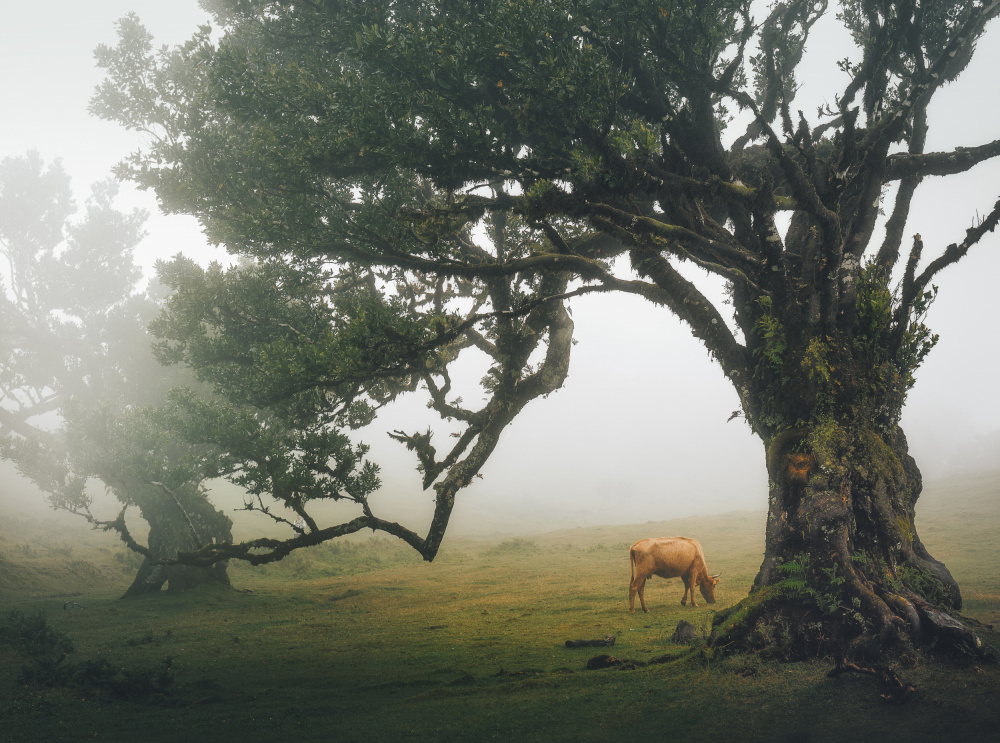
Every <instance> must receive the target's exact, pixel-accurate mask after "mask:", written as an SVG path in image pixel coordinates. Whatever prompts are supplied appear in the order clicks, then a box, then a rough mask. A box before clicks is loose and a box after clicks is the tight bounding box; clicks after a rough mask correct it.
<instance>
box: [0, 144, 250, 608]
mask: <svg viewBox="0 0 1000 743" xmlns="http://www.w3.org/2000/svg"><path fill="white" fill-rule="evenodd" d="M116 194H117V184H116V183H114V182H113V181H106V182H102V183H99V184H97V185H95V186H94V187H93V189H92V194H91V197H90V199H89V200H88V202H87V205H86V210H85V214H84V216H83V218H82V219H80V220H78V221H72V217H73V215H74V213H75V206H74V204H73V199H72V193H71V191H70V180H69V177H68V176H67V175H66V173H65V172H64V171H63V169H62V167H61V165H60V164H59V163H58V162H56V163H53V164H51V165H49V166H46V165H45V163H43V162H42V160H41V158H40V157H39V156H38V155H37V153H30V154H29V155H27V156H26V157H20V158H5V159H4V160H3V161H2V162H0V251H2V254H3V256H4V257H5V258H6V259H7V266H6V268H7V272H6V274H7V279H8V282H9V285H8V286H6V287H4V292H3V296H2V297H0V317H2V321H3V325H4V327H5V332H4V333H3V335H2V336H0V344H2V351H0V456H2V457H3V458H4V459H8V460H10V461H12V462H13V463H14V464H15V465H16V466H17V469H18V471H19V472H20V473H21V474H22V475H24V476H26V477H28V478H29V479H31V480H32V481H33V482H34V483H35V484H36V485H37V486H38V487H39V488H40V489H41V490H42V491H43V492H44V493H45V494H46V498H47V499H48V502H49V503H50V504H51V505H52V506H54V507H56V508H62V509H65V510H68V511H71V512H73V513H77V514H80V515H81V516H83V517H84V518H86V519H87V520H88V521H89V522H90V523H91V524H93V525H94V526H98V527H104V528H113V527H117V526H124V514H125V509H127V508H129V507H131V506H136V507H138V509H139V511H140V512H141V514H142V516H143V518H144V519H145V520H146V521H147V522H148V524H149V538H148V543H149V544H148V547H147V548H143V549H144V550H145V551H146V552H147V554H148V555H157V556H161V557H171V556H173V555H175V554H176V553H177V551H178V550H187V549H192V548H195V547H197V546H200V545H201V544H202V542H203V540H207V541H212V540H216V539H225V540H228V539H231V531H230V520H229V519H228V517H226V516H225V515H224V514H222V513H219V512H218V511H217V510H216V509H215V508H214V507H213V506H212V505H211V503H210V502H209V501H208V500H207V498H206V497H205V494H204V492H203V490H202V488H201V486H200V483H201V482H202V480H203V479H204V478H203V477H202V476H201V475H200V474H199V473H198V472H197V471H195V470H192V469H191V468H185V467H183V466H181V465H182V460H183V459H184V457H185V455H186V451H185V449H184V447H181V446H178V445H177V444H175V443H173V442H171V441H169V440H168V439H166V438H165V437H164V436H163V434H162V432H160V431H159V430H158V429H153V428H151V427H150V425H149V423H148V421H147V420H146V418H145V417H144V414H143V413H142V412H141V411H140V410H139V407H140V406H143V405H148V404H150V403H152V402H154V401H157V400H159V399H161V398H162V396H163V395H164V394H165V392H166V388H167V385H169V384H170V383H171V380H168V379H167V375H165V374H164V372H163V371H162V370H161V369H160V368H159V366H158V364H157V363H156V361H155V359H154V358H153V356H152V353H151V352H150V341H149V337H148V335H147V334H146V324H147V323H148V321H149V319H150V318H151V316H152V315H153V313H154V312H155V310H156V306H157V303H158V302H159V301H160V300H161V299H162V292H161V293H160V294H159V295H157V293H156V291H157V290H156V288H155V287H153V288H151V289H150V290H149V291H147V292H146V293H145V294H138V293H136V287H137V284H138V282H139V280H140V278H141V273H140V271H139V269H138V267H137V266H135V264H134V262H133V251H134V249H135V247H136V246H137V245H138V244H139V242H140V241H141V239H142V237H143V235H144V232H143V225H144V222H145V214H144V213H142V212H141V211H138V210H136V211H133V212H131V213H124V212H121V211H119V210H118V209H117V208H116V207H115V205H114V201H115V197H116ZM172 381H173V382H174V383H176V381H177V375H174V379H173V380H172ZM92 478H96V479H98V480H100V481H102V482H103V483H104V484H105V486H106V487H107V488H109V489H110V490H111V491H112V492H113V493H114V495H115V496H116V497H117V498H118V500H119V501H120V502H121V503H122V506H123V509H122V512H121V514H120V515H119V516H118V517H117V518H116V519H110V520H109V519H101V518H99V517H98V516H96V515H95V514H94V513H93V512H92V509H91V506H92V504H93V498H92V496H91V495H90V494H89V493H88V490H87V487H86V486H87V483H88V481H89V480H91V479H92ZM132 545H133V546H136V547H137V546H138V545H136V544H135V542H134V540H133V541H132ZM203 582H212V583H224V584H228V578H227V576H226V568H225V565H224V564H220V565H219V566H216V567H213V568H191V567H185V566H174V567H169V566H165V565H157V564H156V561H155V560H153V559H150V557H147V559H146V560H145V561H144V562H143V564H142V566H141V567H140V568H139V571H138V574H137V575H136V577H135V580H134V581H133V583H132V585H131V587H130V588H129V589H128V591H127V593H126V595H134V594H138V593H145V592H149V591H157V590H160V589H161V588H162V587H163V585H164V584H169V587H170V588H171V589H179V588H184V587H188V586H190V585H193V584H197V583H203Z"/></svg>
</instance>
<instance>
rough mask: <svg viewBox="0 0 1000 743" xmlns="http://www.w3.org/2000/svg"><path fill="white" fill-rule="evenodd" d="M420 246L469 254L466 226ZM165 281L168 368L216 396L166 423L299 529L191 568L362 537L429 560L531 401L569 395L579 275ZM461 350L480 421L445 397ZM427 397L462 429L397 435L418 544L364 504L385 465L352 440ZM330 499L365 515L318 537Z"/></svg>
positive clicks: (254, 505)
mask: <svg viewBox="0 0 1000 743" xmlns="http://www.w3.org/2000/svg"><path fill="white" fill-rule="evenodd" d="M358 208H359V209H362V210H364V209H369V210H372V212H373V215H372V216H373V217H374V212H377V211H379V210H381V209H384V208H385V205H384V204H381V203H380V200H379V199H366V198H365V197H364V196H362V197H361V198H360V199H359V201H358ZM376 223H379V220H376V219H373V220H372V224H376ZM386 224H388V225H391V224H392V222H383V225H386ZM383 228H385V227H384V226H383ZM390 228H391V227H390ZM489 229H490V231H491V233H492V234H491V238H492V239H493V240H494V241H498V244H500V245H502V246H503V249H504V250H506V251H508V252H509V254H510V255H512V256H516V255H527V254H529V253H530V252H531V251H532V250H536V249H538V247H539V244H538V242H537V241H536V240H535V239H534V238H532V237H531V235H530V232H529V231H528V230H526V229H525V226H524V224H523V222H522V221H521V220H519V219H514V218H512V219H508V218H507V216H506V215H500V216H497V217H493V218H491V219H490V220H489ZM432 231H433V234H432ZM421 232H422V234H424V235H425V238H426V239H433V240H439V241H448V242H451V241H454V242H456V243H464V244H465V245H466V246H467V249H469V246H474V245H475V242H474V241H473V238H472V236H471V235H470V234H469V233H468V231H467V230H465V229H464V228H462V227H461V226H460V228H459V229H454V228H449V227H448V226H441V225H432V224H424V225H422V227H421ZM159 275H160V278H161V280H162V281H163V282H164V283H165V284H167V285H168V286H169V287H171V289H173V290H174V293H173V294H172V295H171V297H170V299H169V300H168V302H167V305H166V310H165V312H164V313H163V315H162V316H161V317H160V318H159V319H158V320H157V321H156V322H154V323H153V324H152V326H151V327H152V330H153V332H154V333H155V334H156V335H158V336H159V337H160V339H161V341H160V343H159V344H158V345H157V354H158V356H159V358H160V359H161V360H162V361H164V362H166V363H184V364H187V365H188V366H189V367H190V368H191V369H193V370H194V372H195V374H196V375H197V377H198V379H199V380H200V381H201V382H203V383H206V384H209V385H211V386H212V388H213V392H214V393H215V398H214V399H212V400H209V399H208V398H206V397H205V396H197V395H194V394H193V393H191V392H190V391H188V390H175V391H174V392H173V393H172V394H171V395H170V396H169V404H168V405H167V406H166V407H165V408H163V409H162V410H161V411H160V413H159V414H158V415H159V417H158V420H159V422H160V423H161V424H162V425H163V426H164V427H166V428H168V429H169V430H171V431H173V432H174V433H175V434H177V435H180V436H181V437H183V438H184V439H185V440H186V441H187V442H189V443H190V444H192V445H198V446H204V447H206V448H205V449H204V451H205V459H204V460H203V462H202V463H201V465H200V466H201V467H202V469H203V471H205V472H211V473H212V474H213V475H215V476H224V477H226V478H227V479H229V480H230V481H231V482H233V483H234V484H236V485H239V486H241V487H243V488H244V489H245V491H246V493H247V496H248V497H247V500H246V506H245V507H246V509H247V510H252V511H259V512H261V513H263V514H265V515H267V516H268V517H269V518H271V519H273V520H274V521H276V522H283V523H286V524H288V525H289V526H290V527H294V525H293V524H292V523H291V521H290V517H289V516H288V515H286V514H287V513H288V511H284V510H282V509H278V510H275V509H274V506H275V505H279V506H283V507H284V508H285V509H288V510H289V511H291V512H293V513H294V514H297V515H298V516H299V517H301V518H302V519H303V521H304V523H305V524H306V526H305V527H304V528H295V533H294V534H292V535H290V536H289V537H288V538H286V539H267V538H265V539H254V540H249V541H247V542H244V543H241V544H225V543H220V542H217V543H214V544H210V545H206V546H204V547H203V548H201V549H199V550H195V551H193V552H192V553H189V554H183V555H181V556H180V559H181V561H182V562H185V563H188V564H196V565H209V564H212V563H213V562H215V561H217V560H220V559H227V558H240V559H245V560H248V561H249V562H251V563H254V564H259V563H263V562H270V561H273V560H278V559H281V558H282V557H284V556H285V555H286V554H288V553H289V552H290V551H291V550H293V549H296V548H299V547H305V546H309V545H313V544H318V543H320V542H322V541H325V540H328V539H331V538H335V537H338V536H342V535H345V534H349V533H353V532H356V531H359V530H361V529H365V528H370V529H375V530H380V531H384V532H386V533H389V534H393V535H395V536H397V537H399V538H401V539H403V540H404V541H405V542H407V543H408V544H409V545H411V546H412V547H413V548H414V549H416V550H417V551H418V552H419V553H420V554H421V555H422V556H423V557H424V558H425V559H427V560H431V559H433V558H434V556H435V555H436V554H437V551H438V549H439V548H440V545H441V541H442V539H443V537H444V534H445V529H446V528H447V524H448V521H449V519H450V517H451V513H452V510H453V508H454V506H455V501H456V495H457V494H458V492H459V491H460V490H462V489H463V488H465V487H466V486H468V485H469V484H470V483H471V482H472V481H473V479H474V478H475V477H476V476H478V475H479V471H480V469H481V468H482V466H483V465H484V464H485V462H486V460H487V459H488V457H489V456H490V454H491V453H492V452H493V450H494V448H495V447H496V445H497V443H498V442H499V439H500V436H501V434H502V432H503V431H504V429H505V428H506V427H507V425H508V424H509V423H510V422H511V421H513V420H514V418H515V417H516V416H517V415H518V413H520V411H521V410H522V409H523V408H524V407H525V405H527V404H528V403H529V402H531V401H532V400H534V399H537V398H538V397H543V396H545V395H548V394H549V393H551V392H553V391H555V390H556V389H558V388H559V387H560V386H561V385H562V382H563V380H564V379H565V376H566V371H567V369H568V366H569V356H570V349H571V347H572V333H573V322H572V319H571V318H570V316H569V314H568V312H567V310H566V308H565V306H564V300H565V299H566V298H567V297H568V296H571V295H572V294H574V293H579V291H583V290H578V292H573V293H567V291H566V288H567V283H568V280H569V276H568V275H559V274H548V275H546V276H545V277H536V276H533V275H530V274H528V275H525V276H517V277H513V278H512V277H506V276H499V277H496V278H494V279H488V280H485V281H481V282H479V281H477V282H471V281H463V280H460V279H458V280H444V279H437V278H434V277H428V276H424V275H422V274H420V273H419V272H414V271H406V270H402V269H385V270H380V269H373V268H371V267H360V266H357V265H351V264H347V265H340V266H336V267H335V269H330V268H328V267H326V266H325V264H324V263H323V262H322V261H313V260H309V259H308V258H307V259H302V258H301V257H296V256H292V255H289V256H285V257H284V259H283V260H273V261H267V262H260V263H253V262H245V263H244V264H243V265H241V266H239V267H237V268H234V269H231V270H229V271H224V270H222V268H221V267H220V266H218V265H213V266H211V267H209V268H208V269H207V270H206V269H202V268H200V267H199V266H197V265H196V264H195V263H193V262H192V261H190V260H189V259H185V258H181V257H178V258H176V259H174V260H173V261H172V262H171V263H165V264H161V265H160V266H159ZM467 351H468V352H472V353H476V352H478V353H480V354H481V357H480V358H481V359H482V360H484V361H485V362H486V365H487V366H488V370H487V373H486V375H485V377H484V378H483V380H482V382H481V387H482V390H483V393H484V400H485V401H484V404H483V405H482V406H481V407H479V408H478V409H476V408H471V407H469V406H468V405H467V404H466V403H465V402H464V401H463V399H462V398H461V397H460V396H458V395H456V393H455V391H454V390H453V388H452V378H451V373H450V371H449V370H450V368H451V366H452V364H454V363H455V362H456V360H457V359H458V358H459V357H460V356H464V355H465V352H467ZM420 389H423V390H425V391H426V392H427V394H428V396H429V400H428V402H427V406H428V408H430V409H432V410H433V411H434V412H435V414H436V415H437V416H438V417H439V418H440V419H442V420H443V421H444V422H446V423H447V424H451V426H454V425H458V426H459V427H460V430H458V431H454V432H452V433H451V436H452V437H454V438H455V439H456V441H455V443H454V444H453V445H452V446H451V447H450V449H449V450H448V451H447V452H445V453H443V455H442V454H441V453H439V452H438V449H437V447H436V446H435V445H434V444H433V443H432V439H433V435H434V433H433V430H432V429H431V428H430V427H428V428H427V429H426V430H425V431H415V432H406V431H395V432H392V433H391V434H390V435H391V436H392V438H394V439H395V440H397V441H399V442H400V443H402V444H404V445H405V446H406V447H407V449H409V450H411V451H413V452H414V454H415V455H416V458H417V461H418V465H417V469H418V472H419V473H420V479H421V482H422V485H423V487H424V489H433V490H434V492H435V499H434V504H435V507H434V515H433V518H432V521H431V524H430V526H429V528H428V530H427V532H426V534H425V535H420V534H418V533H417V532H415V531H413V530H412V529H410V528H408V527H406V526H404V525H402V524H400V523H397V522H395V521H392V520H391V519H387V518H384V517H382V516H381V515H377V514H376V510H377V509H376V506H375V504H373V503H372V502H370V496H371V495H372V494H373V493H375V491H376V490H377V489H378V487H379V480H378V477H377V472H378V468H377V466H376V465H375V464H374V463H372V462H370V461H367V460H365V459H364V457H365V455H366V454H367V451H368V447H366V446H364V445H352V444H351V442H350V440H349V439H348V437H347V435H345V434H344V433H343V431H345V430H349V429H356V428H358V427H360V426H364V425H367V424H369V423H371V422H372V421H373V419H374V417H375V415H376V414H377V412H378V411H379V410H380V409H381V408H383V407H384V406H386V405H388V404H390V403H392V402H393V401H394V400H396V399H397V398H398V397H399V396H400V395H403V394H409V393H413V392H416V391H418V390H420ZM323 501H345V502H350V503H353V504H354V505H355V506H356V509H355V512H354V514H353V516H354V517H353V518H350V519H349V520H347V521H344V522H342V523H339V524H336V525H330V526H323V525H321V524H320V523H319V521H318V520H317V519H316V518H314V516H313V512H312V511H311V510H310V508H311V506H313V505H315V504H316V503H318V502H323Z"/></svg>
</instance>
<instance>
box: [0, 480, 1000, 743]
mask: <svg viewBox="0 0 1000 743" xmlns="http://www.w3.org/2000/svg"><path fill="white" fill-rule="evenodd" d="M763 522H764V514H762V513H733V514H726V515H723V516H712V517H702V518H693V519H684V520H679V521H671V522H659V523H648V524H642V525H632V526H607V527H593V528H581V529H573V530H567V531H560V532H553V533H548V534H540V535H538V536H535V537H521V538H509V539H506V540H492V541H475V540H463V539H451V540H449V541H447V542H446V545H445V548H444V549H443V551H442V553H441V555H440V557H439V558H438V560H436V561H435V562H434V563H433V564H426V563H423V562H421V561H420V560H419V559H418V558H417V557H416V556H415V554H413V553H412V552H411V551H409V550H408V549H407V548H405V547H403V546H402V545H400V544H398V543H395V542H392V541H389V540H387V539H380V538H370V537H363V538H359V539H354V540H352V541H348V542H341V543H334V544H330V545H325V546H321V547H316V548H311V549H310V550H307V551H302V552H301V553H298V554H294V555H292V556H291V557H290V558H288V559H286V560H285V561H284V562H282V563H280V564H278V565H274V566H269V567H267V568H263V569H261V568H250V567H247V566H243V565H234V566H232V568H231V571H230V572H231V576H232V579H233V584H234V589H236V590H232V591H196V592H192V593H190V594H186V595H180V596H174V595H168V594H166V593H163V594H159V595H156V596H150V597H146V598H142V599H132V600H128V601H123V600H119V599H118V598H117V596H119V595H120V594H121V593H122V591H123V590H124V589H125V588H126V587H127V585H128V583H129V582H130V580H131V577H132V575H133V574H134V569H135V561H134V558H133V557H132V556H130V555H128V554H126V553H125V552H124V551H123V550H122V549H121V548H120V547H119V546H118V545H116V543H115V542H114V541H113V540H112V539H111V538H110V537H108V536H107V535H103V534H99V533H94V532H88V531H86V530H83V529H80V528H79V527H74V525H72V524H69V523H67V522H62V521H61V522H59V525H58V527H57V526H54V525H53V523H54V522H53V523H47V522H45V521H44V520H42V521H39V520H37V519H26V518H23V517H19V516H10V515H9V514H5V515H4V516H3V520H2V521H0V614H3V615H4V616H6V617H7V619H6V622H7V631H6V634H7V641H6V642H4V639H3V636H0V741H4V743H7V742H11V743H20V742H22V741H24V742H27V741H93V740H97V741H140V742H142V743H153V742H154V741H203V740H204V741H208V740H213V741H214V740H233V741H248V742H253V741H284V740H294V741H395V740H415V741H424V740H428V741H435V740H449V741H450V740H454V741H478V740H527V741H549V740H553V741H563V740H565V741H604V740H609V741H615V740H623V741H625V740H636V739H648V738H649V736H650V735H652V736H653V739H654V740H666V739H674V738H677V739H679V740H696V741H700V740H705V741H708V740H711V741H789V742H791V741H799V742H802V741H827V740H830V741H833V740H843V739H845V738H846V739H848V740H853V741H869V740H871V741H875V740H892V741H895V740H907V741H925V740H926V741H937V740H956V739H962V740H963V741H980V740H982V741H992V740H997V739H998V735H1000V733H998V731H1000V705H998V704H997V700H998V692H1000V667H998V665H997V664H996V662H992V661H989V660H984V659H980V658H975V657H971V656H970V657H967V658H963V657H960V658H957V659H956V658H946V657H938V656H936V655H935V654H934V653H933V652H923V653H922V654H921V656H920V658H919V659H918V661H917V663H916V664H915V665H913V666H912V667H909V668H904V669H899V671H900V675H901V676H902V677H903V678H904V679H905V680H907V681H910V682H912V683H914V684H915V685H916V686H917V689H918V692H917V694H916V695H914V696H913V697H912V698H910V699H909V701H907V702H906V703H904V704H898V705H893V704H887V703H885V702H883V701H881V700H880V699H879V696H878V689H877V687H876V685H875V682H874V680H873V679H871V678H869V677H867V676H860V675H850V674H848V675H843V676H840V677H838V678H828V677H827V676H826V673H827V671H828V670H829V669H830V665H829V664H828V663H827V662H824V661H812V662H804V663H802V662H800V663H779V662H775V661H767V660H761V659H760V658H757V657H744V656H727V657H725V658H721V659H707V658H706V657H704V656H703V655H701V654H698V653H695V654H690V653H688V654H687V655H685V652H686V649H685V647H684V646H679V645H674V644H672V643H671V641H670V636H671V634H672V633H673V630H674V628H675V626H676V625H677V622H678V621H679V620H681V619H686V620H687V621H690V622H693V623H695V624H696V625H698V626H706V625H707V624H708V623H709V622H710V621H711V617H712V612H713V611H714V610H717V609H719V608H722V607H725V606H728V605H730V604H731V603H734V602H736V601H738V600H739V599H740V598H742V597H743V596H745V595H746V592H747V590H748V588H749V585H750V582H751V581H752V579H753V576H754V574H755V572H756V570H757V567H758V566H759V561H760V557H761V554H762V550H763ZM998 527H1000V473H992V474H988V475H979V476H970V477H967V478H963V479H952V480H950V481H948V482H947V483H936V484H935V483H932V484H930V485H929V486H928V489H927V492H926V494H925V497H924V499H923V501H922V502H921V506H920V511H919V515H918V528H919V530H920V533H921V535H922V537H923V539H924V542H925V544H926V545H927V546H928V548H929V549H930V550H931V552H932V554H935V555H936V556H938V557H940V558H941V559H943V560H944V561H945V562H946V563H947V564H948V565H949V567H950V568H951V569H952V571H953V573H954V574H955V576H956V578H957V579H958V581H959V583H960V584H961V585H962V587H963V593H964V595H965V598H966V602H967V605H966V610H965V611H964V612H963V613H964V614H965V615H966V616H968V617H972V618H974V619H976V620H978V621H979V622H982V623H985V624H993V623H996V622H998V621H1000V543H998V540H997V537H996V535H997V534H998ZM669 535H686V536H694V537H697V538H698V539H699V540H700V541H701V542H702V544H703V546H704V548H705V552H706V555H707V557H708V562H709V568H710V570H711V571H712V572H713V573H714V572H719V571H721V572H722V582H721V583H720V585H719V589H718V593H717V598H718V603H717V604H715V605H714V606H707V605H705V604H703V603H699V607H698V608H697V609H694V608H692V607H690V606H687V607H682V606H681V605H680V596H681V593H682V587H681V584H680V581H678V580H673V581H669V582H667V581H662V580H659V579H654V580H653V581H652V582H651V583H650V585H649V586H648V589H647V591H646V598H647V602H648V604H649V607H650V613H649V614H647V615H643V614H642V613H641V612H637V613H636V614H634V615H630V614H629V613H628V610H627V584H628V576H629V565H628V557H627V549H628V545H630V544H631V543H632V542H633V541H635V540H636V539H638V538H640V537H643V536H669ZM12 610H14V611H16V612H19V614H18V615H17V616H20V617H22V619H23V618H27V619H29V620H30V619H31V618H35V619H36V620H38V612H44V626H46V627H48V628H51V629H52V630H55V631H56V632H58V633H62V634H63V635H65V636H66V637H68V638H69V639H70V640H71V641H72V643H73V647H74V650H73V652H72V653H70V654H69V655H68V656H67V657H66V660H65V661H63V663H62V664H59V666H57V667H54V668H53V667H51V665H50V666H46V665H45V663H44V662H42V661H43V660H44V658H43V659H42V660H40V659H39V656H37V655H36V656H31V655H30V653H29V650H30V647H29V646H28V645H27V644H26V643H27V641H26V640H25V639H24V638H23V637H22V639H21V640H20V641H12V638H14V636H15V635H16V633H15V632H13V631H12V630H11V627H12V626H13V625H12V624H11V622H12V619H11V617H12V616H15V615H12V614H11V613H10V612H11V611H12ZM0 621H2V620H0ZM38 621H41V620H38ZM29 624H30V622H29ZM0 629H2V627H0ZM36 629H37V626H36ZM22 634H24V633H22ZM609 634H611V635H614V636H615V637H616V643H615V645H614V647H612V648H593V647H590V648H575V649H571V648H567V647H566V646H565V641H566V640H569V639H594V638H603V637H604V636H605V635H609ZM984 634H985V635H986V639H987V642H988V643H990V644H994V645H996V644H997V636H996V635H995V634H994V633H993V632H992V631H989V630H984ZM33 638H34V639H33V640H32V641H34V642H36V644H37V643H38V642H42V640H39V639H38V637H37V636H35V635H33ZM602 653H610V654H612V655H614V656H615V657H616V658H618V659H620V660H626V661H633V663H626V664H624V665H621V666H618V667H614V668H608V669H603V670H588V669H587V663H588V660H590V659H591V658H593V657H594V656H596V655H598V654H602ZM672 658H677V659H676V660H669V659H672ZM653 660H659V661H666V662H655V663H650V661H653ZM60 668H62V670H61V671H60ZM66 669H71V670H74V674H75V675H72V678H70V679H69V680H68V682H67V683H64V684H61V683H56V681H55V679H56V678H57V677H58V676H59V674H60V673H63V675H66V674H67V673H68V672H67V670H66ZM167 669H169V670H167ZM19 679H20V680H19ZM64 680H65V679H64Z"/></svg>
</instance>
